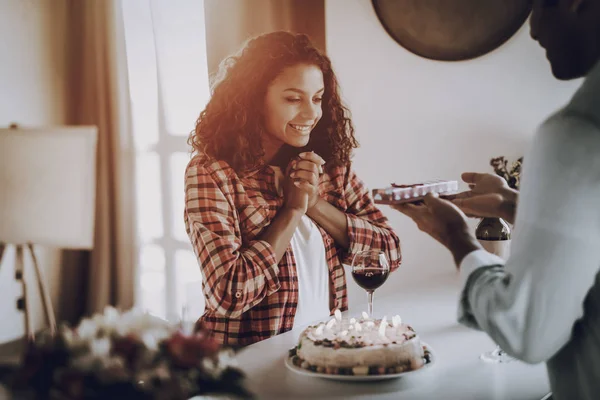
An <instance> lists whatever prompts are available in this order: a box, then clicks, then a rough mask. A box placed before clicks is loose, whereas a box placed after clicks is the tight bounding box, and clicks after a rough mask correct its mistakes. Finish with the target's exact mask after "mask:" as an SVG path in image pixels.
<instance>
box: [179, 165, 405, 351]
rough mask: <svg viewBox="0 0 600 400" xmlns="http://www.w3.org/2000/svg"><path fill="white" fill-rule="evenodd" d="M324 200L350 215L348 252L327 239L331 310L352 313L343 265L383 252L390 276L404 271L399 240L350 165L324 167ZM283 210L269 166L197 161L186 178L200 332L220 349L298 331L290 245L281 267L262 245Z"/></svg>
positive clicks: (295, 278)
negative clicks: (200, 295)
mask: <svg viewBox="0 0 600 400" xmlns="http://www.w3.org/2000/svg"><path fill="white" fill-rule="evenodd" d="M319 194H320V196H321V198H323V199H324V200H326V201H327V202H329V203H330V204H332V205H334V206H335V207H337V208H338V209H340V210H341V211H343V212H345V213H346V216H347V221H348V237H349V239H350V248H349V249H348V250H347V251H346V250H344V249H342V248H340V247H338V246H337V245H336V243H335V241H334V239H333V238H332V237H331V235H330V234H329V233H327V232H326V231H325V230H324V229H322V228H321V227H320V226H319V225H318V224H317V226H318V228H319V230H320V232H321V234H322V236H323V242H324V244H325V254H326V258H327V264H328V267H329V278H330V280H329V285H330V294H331V296H330V304H329V305H330V310H331V311H332V312H333V311H334V310H335V309H339V310H340V311H345V310H346V309H347V308H348V299H347V292H346V278H345V274H344V268H343V266H342V263H346V264H349V263H350V262H351V261H352V257H353V255H354V254H355V253H357V252H359V251H362V250H366V249H378V250H383V251H384V252H385V253H386V254H387V256H388V258H389V260H390V267H391V270H392V271H393V270H395V269H396V268H398V266H399V265H400V261H401V253H400V241H399V239H398V237H397V236H396V234H395V233H394V232H393V231H392V229H391V228H390V226H389V225H388V223H387V219H386V218H385V217H384V216H383V214H382V213H381V212H380V211H379V210H378V209H377V208H376V207H375V205H374V204H373V202H372V199H371V196H370V194H369V192H368V190H367V189H366V188H365V186H364V185H363V183H362V182H361V181H360V180H359V179H358V178H357V176H356V175H355V174H354V172H352V171H351V170H350V169H348V168H346V167H332V168H325V172H324V173H323V174H322V175H321V177H320V180H319ZM283 204H284V199H283V197H281V196H280V195H279V194H278V191H277V187H276V183H275V173H274V171H273V169H272V168H271V167H269V166H265V167H263V168H262V169H259V170H257V171H254V172H252V173H250V174H248V175H245V176H238V175H237V174H236V172H235V171H234V170H233V169H232V168H231V167H230V166H229V165H228V164H227V163H226V162H224V161H214V160H210V159H207V157H206V156H202V155H196V156H195V157H194V158H193V159H192V160H191V161H190V163H189V164H188V166H187V168H186V175H185V215H184V217H185V224H186V230H187V233H188V235H189V237H190V240H191V242H192V246H193V248H194V252H195V254H196V256H197V258H198V262H199V264H200V266H201V270H202V276H203V292H204V296H205V297H206V311H205V313H204V315H203V316H202V317H201V318H200V319H199V321H198V324H197V325H198V327H202V328H204V329H207V330H208V331H210V332H212V334H213V336H214V337H215V338H216V339H217V340H218V341H219V342H221V343H225V344H229V345H240V346H245V345H248V344H252V343H255V342H258V341H260V340H264V339H267V338H269V337H271V336H274V335H277V334H280V333H283V332H287V331H289V330H290V329H292V326H293V323H294V315H295V314H296V306H297V303H298V276H297V272H296V263H295V260H294V254H293V252H292V250H291V247H289V246H288V248H287V250H286V252H285V255H284V256H283V257H282V258H281V260H280V261H279V263H277V262H276V259H275V253H274V251H273V249H272V247H271V246H270V244H269V243H268V242H266V241H264V240H259V239H258V238H260V236H261V234H262V232H263V231H264V230H265V229H266V228H267V227H268V226H269V224H270V222H271V220H272V219H273V218H275V215H276V214H277V211H278V210H279V209H281V207H282V206H283Z"/></svg>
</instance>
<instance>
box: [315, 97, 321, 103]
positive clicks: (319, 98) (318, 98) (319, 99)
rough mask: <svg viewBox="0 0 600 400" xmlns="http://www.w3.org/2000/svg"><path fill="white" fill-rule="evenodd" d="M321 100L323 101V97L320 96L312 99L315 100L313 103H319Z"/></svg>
mask: <svg viewBox="0 0 600 400" xmlns="http://www.w3.org/2000/svg"><path fill="white" fill-rule="evenodd" d="M322 101H323V98H322V97H317V98H315V99H314V102H315V103H320V102H322Z"/></svg>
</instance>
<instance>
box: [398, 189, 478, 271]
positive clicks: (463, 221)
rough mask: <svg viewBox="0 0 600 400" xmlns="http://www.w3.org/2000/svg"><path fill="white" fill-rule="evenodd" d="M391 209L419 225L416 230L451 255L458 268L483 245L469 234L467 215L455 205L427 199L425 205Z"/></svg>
mask: <svg viewBox="0 0 600 400" xmlns="http://www.w3.org/2000/svg"><path fill="white" fill-rule="evenodd" d="M392 208H394V209H396V210H398V211H400V212H401V213H403V214H404V215H406V216H408V217H409V218H411V219H412V220H413V221H415V222H416V224H417V227H418V228H419V229H420V230H422V231H423V232H425V233H427V234H428V235H430V236H431V237H433V238H434V239H435V240H437V241H438V242H440V243H441V244H442V245H444V246H445V247H446V248H448V250H450V251H451V252H452V255H453V256H454V261H455V262H456V265H457V266H458V265H460V263H461V262H462V260H463V258H464V257H465V256H466V255H467V254H469V253H470V252H472V251H474V250H478V249H480V248H481V246H480V245H479V244H478V242H477V240H476V239H475V238H474V237H473V235H472V234H471V233H470V232H469V227H468V225H467V217H466V215H465V214H464V213H463V212H462V211H461V210H460V209H459V208H458V207H456V206H455V205H454V204H452V203H451V202H449V201H447V200H443V199H440V198H438V197H437V196H436V195H432V194H428V195H427V196H425V200H424V204H421V205H415V204H400V205H393V206H392Z"/></svg>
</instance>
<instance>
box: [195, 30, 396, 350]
mask: <svg viewBox="0 0 600 400" xmlns="http://www.w3.org/2000/svg"><path fill="white" fill-rule="evenodd" d="M189 143H190V145H191V146H192V147H193V149H194V152H195V153H196V154H195V155H194V157H193V158H192V160H191V161H190V163H189V165H188V167H187V169H186V181H185V188H186V189H185V190H186V204H185V222H186V229H187V232H188V235H189V237H190V240H191V242H192V245H193V247H194V251H195V253H196V255H197V257H198V262H199V264H200V266H201V269H202V273H203V291H204V295H205V297H206V311H205V313H204V315H203V316H202V317H201V318H200V320H199V321H198V322H199V323H198V325H199V327H200V326H201V327H202V328H204V329H207V330H209V331H211V332H212V334H213V335H214V337H215V338H217V339H218V340H219V341H220V342H222V343H226V344H230V345H242V346H244V345H248V344H251V343H254V342H257V341H260V340H263V339H267V338H269V337H271V336H274V335H277V334H279V333H283V332H286V331H289V330H290V329H292V328H293V327H294V326H302V325H305V324H308V323H309V322H312V321H316V320H319V319H325V318H328V316H329V315H330V314H331V313H332V312H333V311H334V310H335V309H339V310H340V311H344V310H346V309H347V295H346V279H345V275H344V269H343V266H342V263H350V262H351V260H352V257H353V255H354V254H356V253H357V252H359V251H361V250H365V249H379V250H382V251H384V252H385V254H386V255H387V257H388V259H389V260H390V266H391V269H392V270H394V269H396V268H397V267H398V266H399V265H400V261H401V254H400V243H399V240H398V237H397V236H396V234H395V233H394V232H393V231H392V230H391V228H390V226H389V225H388V223H387V219H386V218H385V217H384V216H383V215H382V214H381V212H380V211H379V210H378V209H377V208H376V207H375V206H374V205H373V203H372V201H371V198H370V196H369V192H368V190H367V189H366V188H365V187H364V186H363V184H362V182H361V181H360V180H359V179H358V178H357V177H356V175H355V174H354V173H353V172H352V171H351V169H350V156H351V152H352V149H353V148H355V147H357V142H356V139H355V138H354V129H353V126H352V123H351V121H350V118H349V116H348V111H347V109H346V108H345V107H343V106H342V104H341V100H340V96H339V93H338V84H337V80H336V77H335V74H334V72H333V70H332V68H331V62H330V60H329V59H328V58H327V57H326V56H325V55H323V54H322V53H321V52H319V50H317V49H316V48H315V47H314V46H313V45H312V44H311V42H310V40H309V39H308V37H307V36H306V35H299V34H292V33H287V32H274V33H269V34H265V35H262V36H259V37H256V38H254V39H252V40H250V41H249V42H248V43H247V44H246V46H245V47H244V48H243V49H242V50H241V51H240V52H239V53H238V54H237V55H236V56H233V57H230V58H228V59H227V60H225V61H224V62H223V63H222V65H221V69H220V72H219V74H218V76H217V79H216V82H215V84H214V87H213V93H212V98H211V100H210V101H209V103H208V104H207V106H206V109H205V110H204V111H202V113H201V114H200V117H199V118H198V121H197V124H196V128H195V130H194V132H192V134H191V135H190V138H189Z"/></svg>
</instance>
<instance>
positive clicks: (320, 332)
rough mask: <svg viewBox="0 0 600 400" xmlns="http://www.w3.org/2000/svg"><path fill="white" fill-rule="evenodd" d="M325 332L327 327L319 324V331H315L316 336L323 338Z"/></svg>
mask: <svg viewBox="0 0 600 400" xmlns="http://www.w3.org/2000/svg"><path fill="white" fill-rule="evenodd" d="M323 330H325V325H323V324H319V326H317V329H315V335H317V336H321V335H322V334H323Z"/></svg>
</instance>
